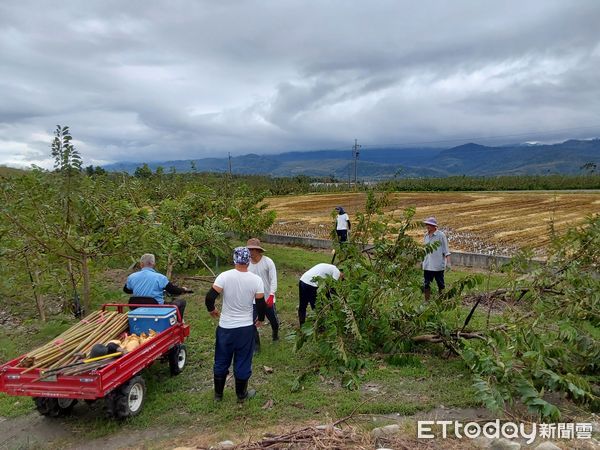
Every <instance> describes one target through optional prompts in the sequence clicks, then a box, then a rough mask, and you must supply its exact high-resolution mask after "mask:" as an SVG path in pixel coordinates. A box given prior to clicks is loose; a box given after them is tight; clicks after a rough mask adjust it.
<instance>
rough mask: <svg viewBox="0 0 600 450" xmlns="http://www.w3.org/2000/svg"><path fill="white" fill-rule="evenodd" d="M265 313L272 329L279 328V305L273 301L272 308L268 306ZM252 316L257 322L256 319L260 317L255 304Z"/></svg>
mask: <svg viewBox="0 0 600 450" xmlns="http://www.w3.org/2000/svg"><path fill="white" fill-rule="evenodd" d="M265 315H266V316H267V320H268V321H269V323H270V324H271V329H272V330H273V331H277V330H279V317H277V307H276V306H275V303H273V307H272V308H269V307H268V306H267V310H266V314H265ZM252 318H253V319H254V321H255V322H256V319H258V312H256V305H254V306H253V307H252Z"/></svg>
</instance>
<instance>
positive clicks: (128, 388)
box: [105, 375, 146, 419]
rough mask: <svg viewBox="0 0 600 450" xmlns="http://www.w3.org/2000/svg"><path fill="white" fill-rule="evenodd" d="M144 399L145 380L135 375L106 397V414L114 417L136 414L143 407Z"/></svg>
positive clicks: (119, 417) (123, 417)
mask: <svg viewBox="0 0 600 450" xmlns="http://www.w3.org/2000/svg"><path fill="white" fill-rule="evenodd" d="M145 400H146V382H145V381H144V379H143V378H142V377H141V376H139V375H137V376H135V377H133V378H131V379H130V380H129V381H127V382H126V383H125V384H123V385H121V386H120V387H119V388H117V389H115V390H114V391H113V392H111V393H110V394H109V395H108V396H107V397H106V399H105V408H106V414H107V415H108V416H109V417H114V418H116V419H127V418H128V417H133V416H137V415H138V414H139V413H140V411H141V410H142V408H143V407H144V401H145Z"/></svg>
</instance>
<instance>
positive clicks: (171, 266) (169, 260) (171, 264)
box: [166, 252, 175, 280]
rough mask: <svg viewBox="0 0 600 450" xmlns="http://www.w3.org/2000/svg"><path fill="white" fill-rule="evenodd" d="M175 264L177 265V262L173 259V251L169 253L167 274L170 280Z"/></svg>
mask: <svg viewBox="0 0 600 450" xmlns="http://www.w3.org/2000/svg"><path fill="white" fill-rule="evenodd" d="M173 266H175V262H174V261H173V256H172V254H171V252H169V254H168V255H167V273H166V276H167V278H168V279H169V280H170V279H171V275H173Z"/></svg>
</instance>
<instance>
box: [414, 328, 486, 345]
mask: <svg viewBox="0 0 600 450" xmlns="http://www.w3.org/2000/svg"><path fill="white" fill-rule="evenodd" d="M449 337H450V339H453V340H458V339H481V340H485V337H484V336H482V335H481V334H479V333H461V332H460V331H457V332H456V333H451V334H450V336H449ZM447 339H448V336H442V335H440V334H422V335H420V336H414V337H413V338H412V341H413V342H433V343H439V342H444V341H446V340H447Z"/></svg>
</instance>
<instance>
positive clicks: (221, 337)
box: [213, 325, 256, 380]
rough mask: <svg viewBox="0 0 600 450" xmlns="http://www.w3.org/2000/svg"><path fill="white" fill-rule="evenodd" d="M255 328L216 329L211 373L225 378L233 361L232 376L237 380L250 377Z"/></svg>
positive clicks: (252, 326)
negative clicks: (213, 363) (213, 361)
mask: <svg viewBox="0 0 600 450" xmlns="http://www.w3.org/2000/svg"><path fill="white" fill-rule="evenodd" d="M255 332H256V327H255V326H254V325H249V326H247V327H240V328H231V329H229V328H221V327H217V332H216V335H217V336H216V342H215V365H214V368H213V373H214V375H215V376H217V377H226V376H227V374H228V373H229V366H231V360H232V359H233V374H234V375H235V378H237V379H238V380H247V379H249V378H250V376H251V375H252V355H253V354H254V333H255Z"/></svg>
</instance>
